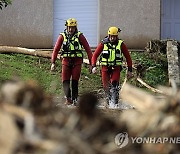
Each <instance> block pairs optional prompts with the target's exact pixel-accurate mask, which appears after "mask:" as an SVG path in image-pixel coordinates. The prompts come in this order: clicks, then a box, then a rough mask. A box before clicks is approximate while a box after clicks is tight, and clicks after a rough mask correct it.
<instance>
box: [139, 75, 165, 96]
mask: <svg viewBox="0 0 180 154" xmlns="http://www.w3.org/2000/svg"><path fill="white" fill-rule="evenodd" d="M137 81H138V82H140V83H141V84H142V85H143V86H145V87H146V88H148V89H150V90H151V91H153V92H155V93H160V94H163V92H162V91H160V90H158V89H155V88H153V87H151V86H150V85H148V84H147V83H145V82H144V81H143V80H142V79H141V78H139V77H138V78H137Z"/></svg>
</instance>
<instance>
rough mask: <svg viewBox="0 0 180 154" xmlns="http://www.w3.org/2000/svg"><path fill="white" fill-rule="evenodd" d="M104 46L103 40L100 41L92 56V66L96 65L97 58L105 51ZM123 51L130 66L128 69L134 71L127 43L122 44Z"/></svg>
mask: <svg viewBox="0 0 180 154" xmlns="http://www.w3.org/2000/svg"><path fill="white" fill-rule="evenodd" d="M103 48H104V44H103V43H102V42H101V43H99V45H98V46H97V48H96V50H95V52H94V54H93V56H92V61H91V63H92V66H96V61H97V58H98V57H99V55H100V54H101V53H102V51H103ZM121 51H122V53H123V55H124V57H125V58H126V61H127V66H128V71H132V60H131V56H130V54H129V51H128V49H127V47H126V45H125V44H124V43H122V45H121Z"/></svg>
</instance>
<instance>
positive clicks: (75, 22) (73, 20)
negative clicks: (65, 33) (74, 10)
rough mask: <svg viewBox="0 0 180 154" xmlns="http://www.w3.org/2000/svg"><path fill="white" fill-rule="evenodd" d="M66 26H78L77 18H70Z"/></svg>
mask: <svg viewBox="0 0 180 154" xmlns="http://www.w3.org/2000/svg"><path fill="white" fill-rule="evenodd" d="M65 26H77V20H76V19H75V18H69V19H68V20H66V24H65Z"/></svg>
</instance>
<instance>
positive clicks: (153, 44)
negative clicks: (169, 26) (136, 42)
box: [145, 39, 180, 54]
mask: <svg viewBox="0 0 180 154" xmlns="http://www.w3.org/2000/svg"><path fill="white" fill-rule="evenodd" d="M167 41H168V40H156V39H155V40H151V41H149V42H148V43H147V46H146V47H145V51H146V52H149V53H163V54H166V47H167ZM174 42H176V44H177V46H178V50H179V51H180V42H179V41H175V40H174Z"/></svg>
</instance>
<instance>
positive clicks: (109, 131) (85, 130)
mask: <svg viewBox="0 0 180 154" xmlns="http://www.w3.org/2000/svg"><path fill="white" fill-rule="evenodd" d="M10 89H11V91H10ZM160 90H161V91H163V96H164V99H157V97H156V96H153V95H150V94H147V93H146V92H144V91H141V90H139V89H137V88H135V87H131V86H130V85H127V84H125V85H124V88H123V90H122V91H121V93H122V98H123V99H124V100H125V101H127V102H128V103H131V104H132V105H134V106H135V107H136V109H135V110H134V109H133V110H126V111H119V114H116V117H112V116H110V115H109V114H111V113H112V112H113V110H111V111H112V112H111V111H109V112H108V110H107V111H106V113H104V114H102V110H99V109H97V108H96V105H97V103H98V98H97V96H96V95H95V94H92V93H86V94H83V95H82V96H80V100H79V106H78V107H72V108H68V107H65V106H63V105H60V106H57V105H56V104H55V102H53V101H52V100H53V99H52V96H50V95H47V94H45V93H44V91H43V89H41V87H40V86H39V85H38V84H37V83H36V82H34V81H26V82H23V81H18V80H15V81H9V82H5V83H4V84H3V85H2V86H1V88H0V106H1V108H0V128H3V129H0V142H1V144H0V152H1V153H6V154H10V153H52V154H57V153H58V154H59V153H60V154H119V153H137V154H140V153H142V154H144V153H147V154H148V153H155V154H156V153H165V154H166V153H175V152H178V150H179V146H178V145H177V144H170V145H169V144H132V143H131V142H130V143H128V145H127V146H126V147H123V148H119V146H118V145H117V144H115V136H116V135H117V134H118V133H121V132H127V133H128V135H129V137H138V136H141V137H147V136H150V137H178V136H179V134H180V91H179V90H178V89H177V88H167V87H161V89H160ZM9 136H11V138H10V137H9ZM2 143H3V144H2Z"/></svg>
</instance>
